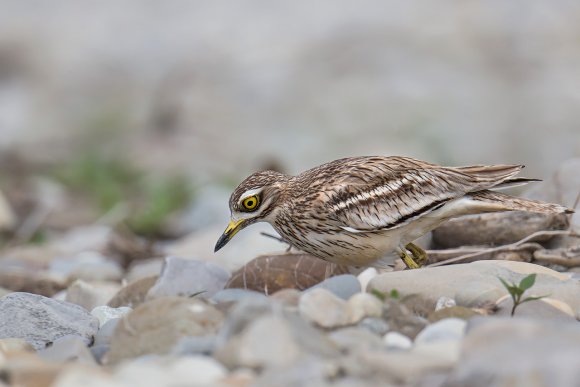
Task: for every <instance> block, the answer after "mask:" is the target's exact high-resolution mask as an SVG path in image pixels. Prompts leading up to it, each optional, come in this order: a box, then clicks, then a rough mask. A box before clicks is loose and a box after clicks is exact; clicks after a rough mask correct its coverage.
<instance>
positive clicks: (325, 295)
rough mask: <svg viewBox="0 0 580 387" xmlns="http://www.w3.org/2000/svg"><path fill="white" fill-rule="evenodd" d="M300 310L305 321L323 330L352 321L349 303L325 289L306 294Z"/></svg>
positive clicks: (313, 290) (299, 305) (303, 296)
mask: <svg viewBox="0 0 580 387" xmlns="http://www.w3.org/2000/svg"><path fill="white" fill-rule="evenodd" d="M357 283H358V282H357ZM298 310H299V312H300V315H301V316H302V317H303V318H304V319H306V320H307V321H310V322H312V323H314V324H316V325H318V326H320V327H323V328H336V327H339V326H344V325H347V324H349V323H350V321H351V317H350V314H349V310H348V306H347V302H346V301H344V300H343V299H342V298H339V297H337V296H336V295H334V294H333V293H331V292H330V291H328V290H327V289H325V288H315V289H312V290H309V291H306V292H304V294H302V297H300V302H299V303H298Z"/></svg>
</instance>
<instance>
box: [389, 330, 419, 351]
mask: <svg viewBox="0 0 580 387" xmlns="http://www.w3.org/2000/svg"><path fill="white" fill-rule="evenodd" d="M383 342H384V343H385V346H386V347H387V349H410V348H412V347H413V341H412V340H411V339H410V338H408V337H407V336H405V335H403V334H402V333H399V332H394V331H393V332H388V333H387V334H386V335H384V336H383Z"/></svg>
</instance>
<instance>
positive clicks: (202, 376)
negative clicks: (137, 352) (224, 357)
mask: <svg viewBox="0 0 580 387" xmlns="http://www.w3.org/2000/svg"><path fill="white" fill-rule="evenodd" d="M226 375H227V369H226V368H225V367H224V366H223V365H221V364H220V363H218V362H217V361H216V360H214V359H212V358H211V357H207V356H199V355H198V356H186V357H179V358H175V357H151V358H145V359H140V360H139V361H132V362H125V363H123V364H122V365H121V366H119V367H118V368H117V369H116V371H115V374H114V380H115V381H118V382H120V383H121V384H122V385H124V386H140V387H159V386H184V385H188V386H215V385H218V384H219V381H220V380H221V379H222V378H224V377H225V376H226Z"/></svg>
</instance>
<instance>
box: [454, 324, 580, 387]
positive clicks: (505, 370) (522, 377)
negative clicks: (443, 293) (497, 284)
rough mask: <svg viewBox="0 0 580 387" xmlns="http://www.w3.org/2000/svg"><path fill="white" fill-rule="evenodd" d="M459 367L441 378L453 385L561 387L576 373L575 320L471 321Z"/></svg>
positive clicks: (579, 345)
mask: <svg viewBox="0 0 580 387" xmlns="http://www.w3.org/2000/svg"><path fill="white" fill-rule="evenodd" d="M461 353H462V356H461V358H460V361H459V363H458V364H457V366H456V367H455V368H454V370H453V371H452V372H451V373H450V375H449V376H448V378H447V382H446V383H448V385H454V386H463V385H469V386H475V387H479V386H481V387H483V386H489V385H493V386H499V385H507V383H508V382H509V384H510V385H513V386H528V385H531V384H533V381H539V382H538V383H539V384H537V385H541V386H550V387H567V386H572V385H576V384H577V381H578V370H580V326H579V325H578V322H569V321H559V320H545V319H532V318H527V317H519V318H518V317H516V318H506V317H486V318H481V317H478V318H474V319H472V320H470V322H469V323H468V326H467V334H466V336H465V338H464V340H463V343H462V349H461Z"/></svg>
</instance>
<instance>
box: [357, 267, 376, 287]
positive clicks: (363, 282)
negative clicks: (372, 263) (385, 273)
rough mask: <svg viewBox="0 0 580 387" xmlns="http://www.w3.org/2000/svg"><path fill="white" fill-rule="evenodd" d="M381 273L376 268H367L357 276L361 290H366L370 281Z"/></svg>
mask: <svg viewBox="0 0 580 387" xmlns="http://www.w3.org/2000/svg"><path fill="white" fill-rule="evenodd" d="M378 274H379V272H378V271H377V269H375V268H374V267H367V268H366V269H364V270H363V271H361V272H360V273H359V275H357V276H356V277H357V279H358V282H360V288H361V289H366V288H367V285H368V284H369V282H370V280H372V279H373V278H375V277H376V276H377V275H378Z"/></svg>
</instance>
